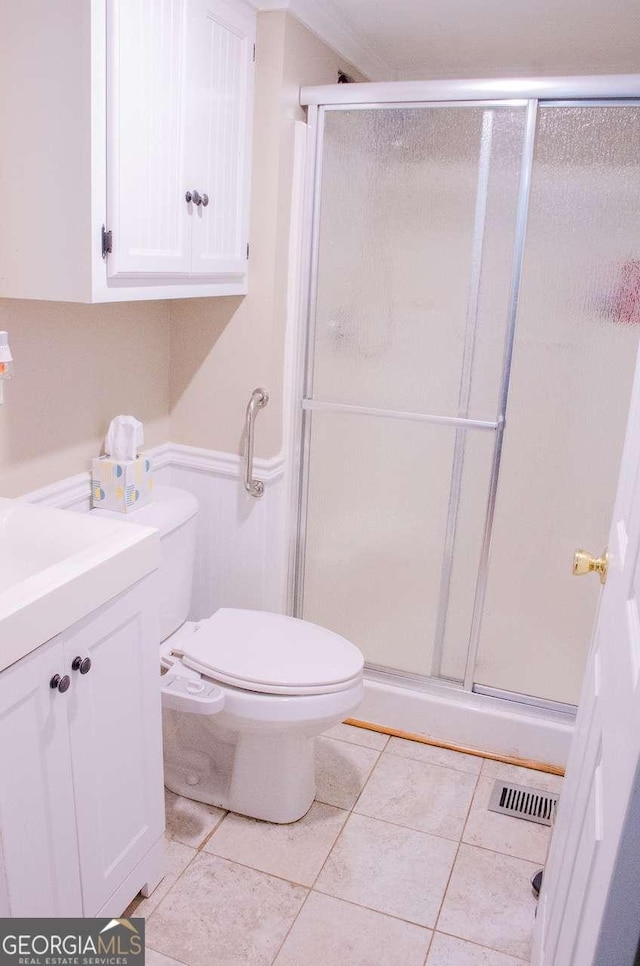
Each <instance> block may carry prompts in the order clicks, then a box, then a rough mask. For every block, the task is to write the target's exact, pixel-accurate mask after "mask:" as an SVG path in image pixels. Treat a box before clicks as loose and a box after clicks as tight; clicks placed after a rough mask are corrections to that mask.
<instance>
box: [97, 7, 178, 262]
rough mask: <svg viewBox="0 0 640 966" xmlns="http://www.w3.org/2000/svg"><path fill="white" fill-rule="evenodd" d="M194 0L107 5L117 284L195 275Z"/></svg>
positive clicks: (112, 258)
mask: <svg viewBox="0 0 640 966" xmlns="http://www.w3.org/2000/svg"><path fill="white" fill-rule="evenodd" d="M186 6H187V0H153V2H152V3H149V2H148V0H108V2H107V8H106V12H107V221H108V225H109V228H110V229H111V231H112V238H113V249H112V252H111V253H110V255H109V257H108V259H107V273H108V276H109V277H110V278H122V277H132V276H133V277H135V276H136V275H140V276H154V275H160V276H163V275H188V274H189V272H190V270H191V214H192V211H193V206H192V205H188V204H187V202H186V200H185V192H186V190H187V188H189V187H190V186H191V187H193V185H192V183H191V182H192V178H193V174H194V172H193V171H190V170H189V168H188V163H189V162H188V159H187V157H186V156H185V129H186V122H185V109H186V99H185V94H186V91H185V83H184V74H185V67H186V63H187V61H188V60H189V59H190V58H191V56H192V54H191V52H190V51H188V50H187V47H186V26H185V17H186Z"/></svg>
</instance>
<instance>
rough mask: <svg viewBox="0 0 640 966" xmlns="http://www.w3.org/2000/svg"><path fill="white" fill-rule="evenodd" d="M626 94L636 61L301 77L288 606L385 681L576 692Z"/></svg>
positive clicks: (637, 144) (614, 374)
mask: <svg viewBox="0 0 640 966" xmlns="http://www.w3.org/2000/svg"><path fill="white" fill-rule="evenodd" d="M540 91H543V92H544V96H543V97H540V96H538V94H539V92H540ZM632 95H635V96H636V97H638V96H639V95H640V84H639V83H638V80H637V78H601V79H595V78H592V79H576V80H574V81H566V82H562V83H561V82H552V81H549V82H533V81H531V82H527V81H520V82H507V81H505V82H486V83H484V84H482V83H478V82H476V83H475V84H474V83H472V82H469V83H467V82H448V83H444V82H425V83H424V84H398V85H396V84H374V85H370V84H363V85H355V84H354V85H341V87H340V88H338V89H335V88H316V89H309V90H307V91H304V90H303V98H302V100H303V103H307V104H309V105H310V106H309V123H310V125H311V128H312V130H313V132H314V144H315V147H314V151H315V154H314V157H313V159H312V162H313V163H312V167H313V214H312V217H311V222H312V224H311V228H310V231H309V239H310V260H309V293H308V298H307V300H306V301H307V307H306V313H305V314H306V326H307V328H306V352H305V372H304V376H303V380H302V381H303V387H302V390H301V398H300V399H299V410H300V412H301V417H300V421H299V428H300V432H299V444H300V445H299V456H300V458H299V486H298V502H297V540H296V550H295V563H294V566H293V568H292V569H293V582H292V598H293V599H292V610H293V612H294V613H295V614H296V615H297V616H301V617H304V618H307V619H309V620H312V621H316V622H318V623H320V624H323V625H325V626H328V627H330V628H331V629H333V630H335V631H337V632H338V633H341V634H343V635H344V636H345V637H347V638H349V639H351V640H353V641H354V642H355V643H356V644H358V645H359V646H360V647H361V648H362V650H363V651H364V654H365V657H366V661H367V664H368V666H369V668H370V673H371V674H372V675H374V676H375V675H377V676H378V678H380V679H388V680H393V681H396V682H398V681H399V682H401V683H402V684H404V685H406V686H408V687H415V688H420V687H422V686H423V685H424V683H425V682H428V681H431V682H433V681H439V682H441V683H442V686H443V687H449V688H456V689H464V690H466V691H476V692H482V693H485V694H489V695H493V696H495V697H508V698H510V699H512V700H515V701H517V702H520V703H521V704H528V705H531V704H534V705H536V704H537V705H540V706H542V707H545V708H550V709H554V710H555V711H561V712H562V711H566V712H569V711H570V709H571V706H572V705H573V704H575V702H576V701H577V696H578V693H579V688H580V682H581V677H582V669H583V664H584V661H585V658H586V652H587V648H588V644H589V638H590V630H591V626H592V623H593V619H594V615H595V608H596V605H597V597H598V593H597V588H596V586H595V584H592V583H590V582H587V581H584V582H580V581H576V580H575V579H573V578H572V577H571V573H570V562H571V557H572V552H573V549H574V547H577V546H581V545H583V544H584V545H586V546H587V547H589V549H593V550H597V551H599V550H600V549H601V543H602V541H603V540H604V539H605V538H606V534H607V532H608V527H609V517H610V512H611V509H612V504H613V498H614V495H615V486H616V480H617V468H618V462H619V458H620V454H621V449H622V440H623V433H624V426H625V419H626V413H627V408H628V402H629V395H630V390H631V380H632V376H633V370H634V364H635V356H636V349H637V342H638V325H639V324H640V230H639V229H638V225H640V160H639V159H640V100H638V101H636V100H634V99H633V96H632ZM552 98H553V99H552ZM560 98H562V99H560Z"/></svg>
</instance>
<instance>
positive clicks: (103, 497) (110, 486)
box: [91, 453, 153, 513]
mask: <svg viewBox="0 0 640 966" xmlns="http://www.w3.org/2000/svg"><path fill="white" fill-rule="evenodd" d="M152 493H153V473H152V472H151V460H150V459H149V457H148V456H145V455H144V453H140V455H139V456H138V457H137V459H135V460H113V459H111V458H110V457H109V456H100V457H99V458H98V459H95V460H94V461H93V465H92V471H91V500H92V503H93V506H94V507H101V508H102V509H103V510H117V511H119V512H120V513H128V512H130V511H131V510H137V509H138V507H141V506H144V505H145V503H150V502H151V499H152Z"/></svg>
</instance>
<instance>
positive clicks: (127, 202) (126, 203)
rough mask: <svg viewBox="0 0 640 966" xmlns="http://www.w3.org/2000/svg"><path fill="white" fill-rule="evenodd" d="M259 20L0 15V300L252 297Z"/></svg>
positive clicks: (73, 6)
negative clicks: (1, 137) (0, 134)
mask: <svg viewBox="0 0 640 966" xmlns="http://www.w3.org/2000/svg"><path fill="white" fill-rule="evenodd" d="M255 21H256V15H255V10H254V9H253V8H252V7H251V6H249V5H248V4H247V3H245V2H244V0H153V2H148V0H61V2H57V3H43V2H42V0H3V2H2V4H0V38H2V39H1V41H0V43H1V56H0V124H2V129H3V130H4V131H6V132H10V137H9V138H8V139H7V140H6V141H5V142H4V143H3V145H2V151H1V152H0V215H1V218H2V232H1V233H0V296H5V297H8V298H29V299H54V300H58V301H72V302H109V301H114V300H127V301H129V300H135V299H155V298H162V299H165V298H185V297H189V296H210V295H239V294H244V293H245V292H246V290H247V262H248V255H249V188H250V157H251V120H252V107H253V61H254V58H255Z"/></svg>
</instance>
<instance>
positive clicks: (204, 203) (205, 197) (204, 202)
mask: <svg viewBox="0 0 640 966" xmlns="http://www.w3.org/2000/svg"><path fill="white" fill-rule="evenodd" d="M208 204H209V195H208V194H207V193H206V191H205V193H204V194H203V195H202V207H203V208H206V207H207V205H208Z"/></svg>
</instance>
